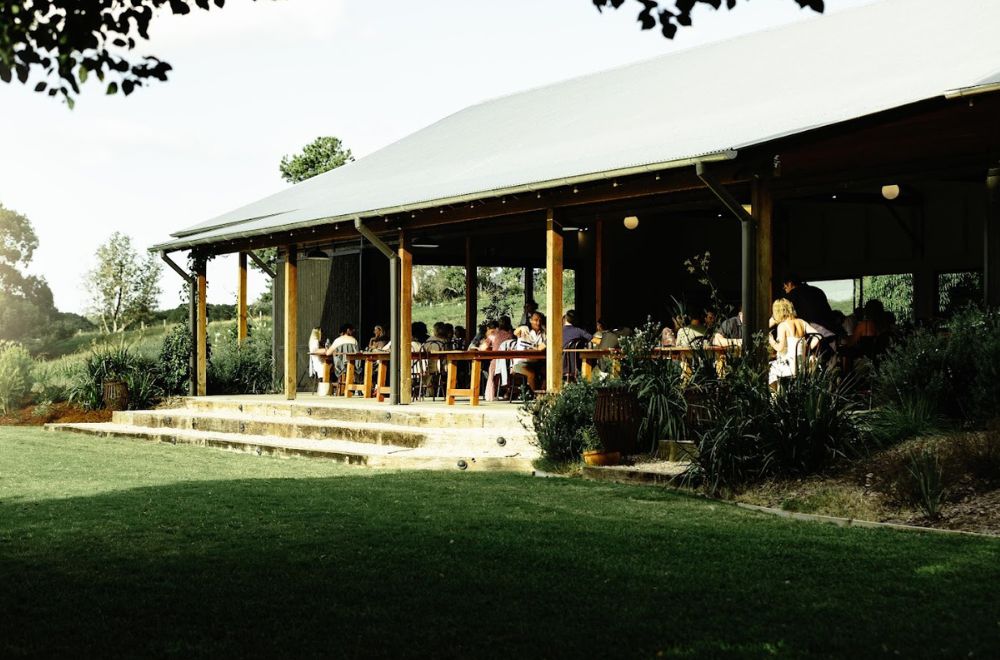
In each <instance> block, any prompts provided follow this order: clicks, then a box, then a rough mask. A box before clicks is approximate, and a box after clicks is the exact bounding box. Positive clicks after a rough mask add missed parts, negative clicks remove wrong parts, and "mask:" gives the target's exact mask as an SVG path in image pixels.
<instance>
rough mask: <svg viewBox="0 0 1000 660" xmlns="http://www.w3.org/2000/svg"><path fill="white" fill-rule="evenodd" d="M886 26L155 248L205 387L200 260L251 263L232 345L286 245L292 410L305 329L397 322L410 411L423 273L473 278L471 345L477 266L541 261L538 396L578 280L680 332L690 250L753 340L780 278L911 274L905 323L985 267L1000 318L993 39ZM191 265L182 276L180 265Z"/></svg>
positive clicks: (485, 129)
mask: <svg viewBox="0 0 1000 660" xmlns="http://www.w3.org/2000/svg"><path fill="white" fill-rule="evenodd" d="M983 11H986V12H992V13H993V14H994V16H993V18H996V19H998V20H1000V7H997V8H990V9H984V10H983ZM896 21H897V17H896V16H895V15H892V14H891V12H888V11H887V10H886V8H885V7H882V6H872V7H866V8H864V9H860V10H856V11H853V12H845V13H844V14H841V15H835V16H831V17H829V18H828V19H824V20H822V21H814V22H807V23H803V24H799V25H794V26H791V27H788V28H784V29H781V30H776V31H771V32H768V33H767V34H766V35H751V36H749V37H744V38H741V39H737V40H733V41H730V42H724V43H720V44H714V45H711V46H706V47H703V48H700V49H695V50H693V51H687V52H683V53H678V54H676V55H670V56H666V57H662V58H658V59H655V60H651V61H648V62H642V63H639V64H636V65H633V66H631V67H626V68H623V69H618V70H615V71H609V72H605V73H599V74H594V75H592V76H587V77H584V78H581V79H577V80H572V81H568V82H565V83H560V84H556V85H552V86H550V87H546V88H542V89H538V90H533V91H530V92H525V93H523V94H518V95H514V96H511V97H505V98H501V99H497V100H495V101H490V102H487V103H483V104H480V105H478V106H474V107H472V108H469V109H467V110H465V111H463V112H460V113H458V114H456V115H453V116H451V117H449V118H447V119H445V120H443V121H441V122H439V123H437V124H435V125H433V126H431V127H429V128H427V129H424V130H422V131H419V132H418V133H416V134H414V135H412V136H410V137H408V138H405V139H403V140H401V141H399V142H397V143H395V144H393V145H390V146H389V147H386V148H385V149H383V150H381V151H379V152H376V153H374V154H372V155H371V156H368V157H366V158H362V159H361V160H359V161H357V162H356V163H352V164H349V165H347V166H345V167H343V168H340V169H337V170H334V171H331V172H328V173H326V174H323V175H320V176H317V177H315V178H314V179H310V180H309V181H306V182H304V183H302V184H298V185H296V186H293V187H292V188H290V189H288V190H286V191H283V192H281V193H278V194H276V195H273V196H271V197H268V198H265V199H263V200H260V201H258V202H255V203H253V204H250V205H248V206H245V207H243V208H240V209H237V210H235V211H233V212H231V213H228V214H224V215H223V216H220V217H218V218H215V219H213V220H210V221H208V222H205V223H202V224H200V225H196V226H194V227H191V228H189V229H186V230H183V231H178V232H176V233H175V234H174V235H173V238H172V239H171V240H169V241H167V242H164V243H163V244H161V245H158V246H155V248H154V249H156V250H159V251H161V252H162V253H163V255H164V258H165V259H167V260H168V263H171V264H172V265H173V266H174V267H175V269H176V270H177V271H178V273H179V274H180V275H182V276H183V277H184V278H185V279H187V280H188V281H189V283H190V285H191V287H192V294H193V295H192V296H191V299H192V330H193V333H194V335H195V345H196V346H197V351H196V356H195V360H196V364H195V365H194V368H193V369H192V373H193V374H194V377H193V379H192V380H193V383H192V394H196V395H199V396H204V395H206V394H207V393H208V392H207V383H206V365H207V333H206V322H207V319H206V314H205V301H206V293H207V288H206V287H207V282H206V275H205V261H206V259H207V258H209V257H211V256H215V255H219V254H229V253H238V254H239V255H240V258H239V269H240V273H239V276H240V282H241V286H240V288H239V292H240V295H239V297H238V301H237V307H238V312H239V337H240V338H241V339H243V338H245V337H246V332H247V330H246V327H247V326H246V319H247V315H246V309H247V302H248V301H247V299H246V277H247V263H248V259H256V255H255V254H254V250H257V249H261V248H266V247H276V248H278V250H279V256H278V264H277V270H276V272H274V273H273V276H274V278H275V315H274V316H275V355H276V358H277V361H278V364H279V365H280V368H281V370H282V372H283V374H284V393H283V394H284V396H285V397H286V398H287V399H295V398H296V397H297V396H298V392H299V390H300V388H302V387H303V384H304V383H305V379H304V375H305V372H306V362H307V353H308V343H307V338H308V334H309V330H310V329H311V328H313V327H317V326H319V327H322V328H323V329H324V331H325V332H327V333H329V332H330V331H332V330H333V329H335V328H336V327H338V326H339V325H340V324H342V323H347V322H349V323H353V324H355V325H357V326H358V327H360V328H362V329H364V330H365V331H367V330H368V329H369V328H370V327H371V326H373V325H375V324H383V325H386V326H387V327H388V329H389V334H390V337H391V338H392V349H393V350H392V352H391V355H390V357H389V366H388V372H387V373H388V374H389V378H388V381H389V383H388V388H389V390H388V397H387V399H388V401H389V402H391V403H393V404H407V403H410V391H411V388H410V383H409V378H410V368H409V365H410V364H411V361H412V355H411V354H410V352H411V349H410V340H411V337H410V326H411V321H412V304H413V295H412V289H411V287H412V282H413V276H412V272H413V267H414V265H421V264H446V265H461V266H464V267H465V269H466V287H465V289H466V291H467V296H466V301H465V302H466V315H465V323H466V328H468V329H469V331H470V332H472V331H473V330H474V328H475V327H476V326H477V324H478V322H481V321H482V320H483V319H480V318H477V309H478V306H477V300H476V292H477V285H476V272H477V268H478V267H482V266H505V267H517V268H525V269H526V271H525V272H526V273H527V272H529V270H530V269H543V270H544V272H545V282H546V297H545V300H544V301H539V302H540V303H541V310H542V311H543V312H544V313H545V314H546V316H547V318H548V328H547V330H548V336H547V341H546V355H545V361H546V373H547V382H546V383H545V386H546V390H547V391H558V390H559V389H560V387H561V384H562V368H561V365H562V363H563V342H562V337H561V323H560V319H561V318H562V316H563V313H564V311H565V310H564V305H563V295H562V284H563V274H564V272H565V271H566V270H568V269H571V270H573V271H574V272H575V278H576V297H575V301H574V307H575V309H576V310H577V313H578V319H579V324H580V325H582V326H584V327H589V328H592V327H593V324H594V323H595V322H596V320H597V319H604V320H605V321H607V322H609V323H611V324H613V325H615V326H619V325H630V326H636V325H639V324H641V323H642V322H643V321H644V320H645V319H646V318H647V317H652V318H654V319H657V320H659V321H668V320H669V318H670V315H671V309H672V304H673V303H672V300H673V299H675V298H676V299H678V300H685V299H691V298H692V297H693V296H694V295H697V294H695V293H693V292H692V291H691V289H690V287H689V286H688V283H687V281H686V274H685V272H684V267H683V261H684V259H686V258H689V257H691V256H692V255H694V254H699V253H704V252H706V251H707V252H710V253H711V254H712V269H713V272H712V276H713V278H714V279H715V280H716V282H717V283H718V286H719V290H720V294H721V296H722V297H723V298H724V299H725V301H726V302H728V303H730V304H731V305H732V307H733V309H734V310H735V309H736V308H737V307H740V306H742V308H743V310H744V311H745V312H746V314H745V315H744V321H745V322H744V324H743V332H744V337H747V336H749V335H750V334H752V333H753V332H754V331H756V330H759V329H762V328H765V327H766V322H767V319H768V316H769V309H770V304H771V301H772V300H773V299H774V297H775V296H776V295H778V291H779V290H780V284H781V279H782V277H783V276H784V275H785V274H787V273H789V272H796V273H798V274H800V275H801V276H803V277H804V278H805V279H807V280H827V279H846V278H854V277H860V276H862V275H877V274H891V273H910V274H912V275H913V282H914V287H913V289H914V291H913V295H914V308H913V318H914V319H916V320H930V319H932V318H933V317H935V316H936V315H937V313H938V301H937V292H938V284H937V280H938V277H939V275H940V274H942V273H951V272H978V273H980V274H981V278H982V283H983V289H984V298H985V300H984V302H985V303H986V304H988V305H993V306H996V305H998V304H1000V121H998V118H1000V95H998V94H997V92H998V91H1000V74H998V73H997V72H998V70H1000V45H998V42H997V40H995V39H992V38H989V37H988V36H984V35H983V34H981V33H982V31H983V30H986V29H987V28H986V27H985V25H986V24H988V23H989V21H984V20H983V18H982V16H973V15H971V14H970V15H969V16H965V17H962V16H957V17H956V20H955V23H956V26H955V27H954V28H953V29H951V30H950V31H948V32H947V33H942V32H940V31H939V29H938V28H939V26H938V25H937V23H936V21H934V20H933V17H931V16H913V17H911V18H909V19H908V21H907V24H906V26H905V27H906V29H905V30H901V29H900V26H898V25H897V23H896ZM994 24H995V22H994ZM888 30H893V31H894V43H895V47H894V49H893V50H892V52H887V51H886V49H885V48H884V42H883V41H882V35H883V34H884V33H885V32H886V31H888ZM847 35H850V42H851V49H849V51H848V52H844V51H843V49H842V48H841V47H840V45H841V44H842V43H844V39H845V38H846V37H847ZM803 44H809V47H808V48H802V45H803ZM788 52H799V53H801V56H800V57H798V58H797V59H794V60H791V59H789V58H787V57H786V55H785V54H786V53H788ZM728 62H754V63H755V64H754V66H753V68H752V70H749V71H747V70H743V69H741V68H739V67H732V66H728V65H723V64H722V63H728ZM886 72H891V74H887V73H886ZM650 80H655V81H657V84H652V85H651V84H649V81H650ZM678 89H683V90H684V94H683V95H677V94H674V93H672V92H673V91H676V90H678ZM415 163H419V165H416V164H415ZM181 251H189V252H190V253H191V255H192V256H193V263H194V269H193V272H190V273H189V272H187V271H186V270H185V269H183V268H181V267H179V266H177V265H176V262H174V261H172V260H171V257H170V255H171V254H172V253H176V252H181ZM532 282H533V278H532V277H529V276H526V277H525V297H526V298H528V297H531V296H532V295H533V292H532Z"/></svg>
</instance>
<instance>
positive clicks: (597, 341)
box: [590, 319, 619, 349]
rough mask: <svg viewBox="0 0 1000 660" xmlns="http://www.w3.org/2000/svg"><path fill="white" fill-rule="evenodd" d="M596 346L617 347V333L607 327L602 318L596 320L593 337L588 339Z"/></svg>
mask: <svg viewBox="0 0 1000 660" xmlns="http://www.w3.org/2000/svg"><path fill="white" fill-rule="evenodd" d="M590 343H592V344H593V345H594V346H595V347H597V348H606V349H611V348H618V346H619V343H618V333H617V332H615V331H614V330H612V329H611V328H609V327H608V326H607V325H606V324H605V323H604V320H603V319H598V320H597V332H595V333H594V337H593V338H592V339H591V340H590Z"/></svg>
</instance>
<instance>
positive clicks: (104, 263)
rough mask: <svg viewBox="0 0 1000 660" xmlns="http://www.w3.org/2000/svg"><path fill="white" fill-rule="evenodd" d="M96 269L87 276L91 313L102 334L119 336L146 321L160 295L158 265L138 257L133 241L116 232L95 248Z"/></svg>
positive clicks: (152, 257)
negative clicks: (136, 323) (132, 326)
mask: <svg viewBox="0 0 1000 660" xmlns="http://www.w3.org/2000/svg"><path fill="white" fill-rule="evenodd" d="M96 256H97V265H96V266H95V268H94V269H93V270H91V271H90V272H89V273H87V280H86V286H87V290H88V291H89V292H90V313H91V314H92V315H93V316H94V317H95V318H96V319H97V322H98V324H99V325H100V327H101V330H102V331H104V332H121V331H122V330H125V329H126V328H128V327H129V326H130V325H132V324H133V323H135V322H137V321H140V320H144V319H146V318H148V317H149V316H150V314H151V312H152V311H153V309H154V307H155V306H156V300H157V297H158V296H159V295H160V283H159V281H160V262H159V261H158V260H157V258H156V255H154V254H151V253H147V254H146V255H145V256H144V257H140V255H139V253H138V252H137V251H136V249H135V247H133V245H132V239H131V238H129V237H128V236H126V235H125V234H122V233H120V232H115V233H114V234H112V235H111V238H109V239H108V242H107V243H105V244H104V245H102V246H100V247H99V248H97V255H96Z"/></svg>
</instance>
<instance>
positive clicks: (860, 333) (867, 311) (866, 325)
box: [847, 298, 889, 346]
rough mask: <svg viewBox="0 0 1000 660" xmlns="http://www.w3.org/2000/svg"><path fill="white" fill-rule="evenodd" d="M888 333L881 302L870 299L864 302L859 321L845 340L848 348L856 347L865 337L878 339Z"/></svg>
mask: <svg viewBox="0 0 1000 660" xmlns="http://www.w3.org/2000/svg"><path fill="white" fill-rule="evenodd" d="M887 332H889V316H888V314H886V311H885V306H884V305H883V304H882V301H881V300H878V299H876V298H872V299H871V300H869V301H867V302H865V308H864V312H863V313H862V316H861V320H859V321H858V323H857V325H856V326H854V332H852V333H851V336H850V337H848V338H847V345H848V346H856V345H857V344H858V343H859V342H860V341H861V340H862V339H864V338H866V337H872V338H874V337H880V336H882V335H884V334H886V333H887Z"/></svg>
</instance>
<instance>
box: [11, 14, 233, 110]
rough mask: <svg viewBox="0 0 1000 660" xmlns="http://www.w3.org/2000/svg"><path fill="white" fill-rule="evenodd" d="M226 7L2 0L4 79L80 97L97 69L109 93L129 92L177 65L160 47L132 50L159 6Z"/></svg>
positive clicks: (164, 75) (69, 97) (163, 77)
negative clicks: (136, 52) (142, 52)
mask: <svg viewBox="0 0 1000 660" xmlns="http://www.w3.org/2000/svg"><path fill="white" fill-rule="evenodd" d="M212 4H215V6H216V7H222V6H223V5H224V4H225V0H211V2H210V0H0V28H2V29H0V80H3V81H4V82H11V80H13V78H15V77H16V78H17V80H19V81H20V82H21V83H22V84H28V83H29V79H31V78H32V75H34V77H35V78H36V81H35V86H34V89H35V91H36V92H42V93H46V94H48V95H49V96H56V95H62V97H63V98H65V99H66V101H67V102H68V103H69V104H70V106H71V107H72V105H73V96H74V95H76V94H79V93H80V85H82V84H83V83H85V82H87V80H88V78H89V77H90V76H91V75H93V76H94V77H96V78H97V79H98V80H99V81H101V82H102V83H105V84H106V85H107V87H106V88H105V89H106V92H107V93H108V94H116V93H117V92H118V90H119V89H121V91H122V92H124V93H125V94H126V95H128V94H131V93H132V92H133V91H134V90H135V88H136V87H139V86H141V85H143V84H144V83H145V82H146V81H148V80H150V79H156V80H161V81H165V80H166V79H167V73H168V72H169V71H170V65H169V64H168V63H166V62H164V61H163V60H161V59H159V58H158V57H156V56H154V55H141V56H138V57H136V56H133V51H134V50H135V49H136V48H137V47H138V46H139V43H140V41H146V40H148V39H149V25H150V22H151V21H152V19H153V16H154V13H155V12H156V11H157V10H159V9H161V8H164V7H169V8H170V11H171V12H173V13H174V14H189V13H190V12H191V9H192V8H195V7H198V8H201V9H203V10H206V11H207V10H208V9H210V8H211V5H212Z"/></svg>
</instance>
